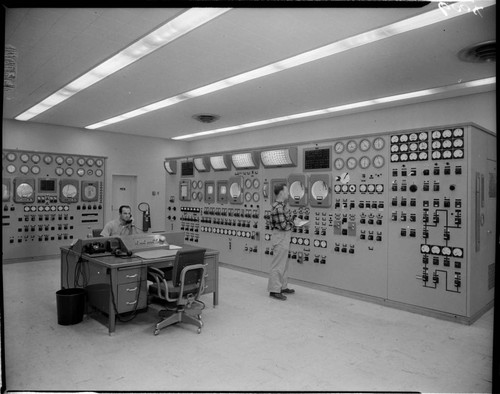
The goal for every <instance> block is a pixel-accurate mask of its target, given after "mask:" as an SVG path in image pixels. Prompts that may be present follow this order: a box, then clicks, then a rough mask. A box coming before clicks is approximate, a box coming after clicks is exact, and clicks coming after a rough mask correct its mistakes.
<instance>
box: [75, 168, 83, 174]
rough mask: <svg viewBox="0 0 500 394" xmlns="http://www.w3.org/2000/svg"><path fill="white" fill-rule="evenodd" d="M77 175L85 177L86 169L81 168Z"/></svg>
mask: <svg viewBox="0 0 500 394" xmlns="http://www.w3.org/2000/svg"><path fill="white" fill-rule="evenodd" d="M76 173H77V174H78V176H84V175H85V169H83V168H79V169H78V170H76Z"/></svg>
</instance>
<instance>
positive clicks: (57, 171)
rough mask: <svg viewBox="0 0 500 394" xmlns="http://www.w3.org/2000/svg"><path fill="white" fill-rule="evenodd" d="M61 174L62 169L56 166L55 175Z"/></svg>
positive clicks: (62, 172)
mask: <svg viewBox="0 0 500 394" xmlns="http://www.w3.org/2000/svg"><path fill="white" fill-rule="evenodd" d="M62 174H64V170H63V169H62V168H61V167H57V168H56V175H59V176H61V175H62Z"/></svg>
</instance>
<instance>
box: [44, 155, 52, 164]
mask: <svg viewBox="0 0 500 394" xmlns="http://www.w3.org/2000/svg"><path fill="white" fill-rule="evenodd" d="M43 162H44V163H45V164H50V163H52V156H49V155H45V156H44V157H43Z"/></svg>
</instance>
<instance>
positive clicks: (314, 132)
mask: <svg viewBox="0 0 500 394" xmlns="http://www.w3.org/2000/svg"><path fill="white" fill-rule="evenodd" d="M468 122H474V123H476V124H478V125H480V126H482V127H484V128H486V129H488V130H490V131H492V132H494V133H496V91H491V92H486V93H478V94H473V95H468V96H462V97H454V98H449V99H442V100H434V101H428V102H423V103H417V104H410V105H404V106H396V107H390V108H385V109H379V110H373V111H366V112H361V113H355V114H350V115H343V116H336V117H331V118H325V119H320V120H315V121H308V122H303V123H296V124H291V125H284V126H278V127H272V128H267V129H263V130H256V131H251V132H247V133H244V132H242V133H236V134H231V135H227V136H221V137H215V138H209V139H200V140H195V141H192V142H190V143H189V146H188V148H189V153H190V154H191V155H194V154H204V153H212V152H221V151H231V150H241V149H252V148H259V147H262V146H273V145H281V146H287V145H292V144H298V143H302V142H309V141H321V140H328V139H333V138H338V137H345V136H349V135H353V136H355V135H361V134H371V133H373V134H376V133H383V132H388V131H397V130H405V129H414V128H419V127H422V128H424V127H433V126H439V125H443V126H444V125H447V124H458V123H468ZM221 147H224V148H222V149H221ZM178 156H179V155H176V157H178Z"/></svg>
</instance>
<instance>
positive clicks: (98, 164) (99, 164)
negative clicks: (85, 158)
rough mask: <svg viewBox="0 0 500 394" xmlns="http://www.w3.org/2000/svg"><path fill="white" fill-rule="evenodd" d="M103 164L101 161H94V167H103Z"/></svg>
mask: <svg viewBox="0 0 500 394" xmlns="http://www.w3.org/2000/svg"><path fill="white" fill-rule="evenodd" d="M103 164H104V161H103V160H102V159H97V160H96V161H95V165H96V166H97V167H102V165H103Z"/></svg>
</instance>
